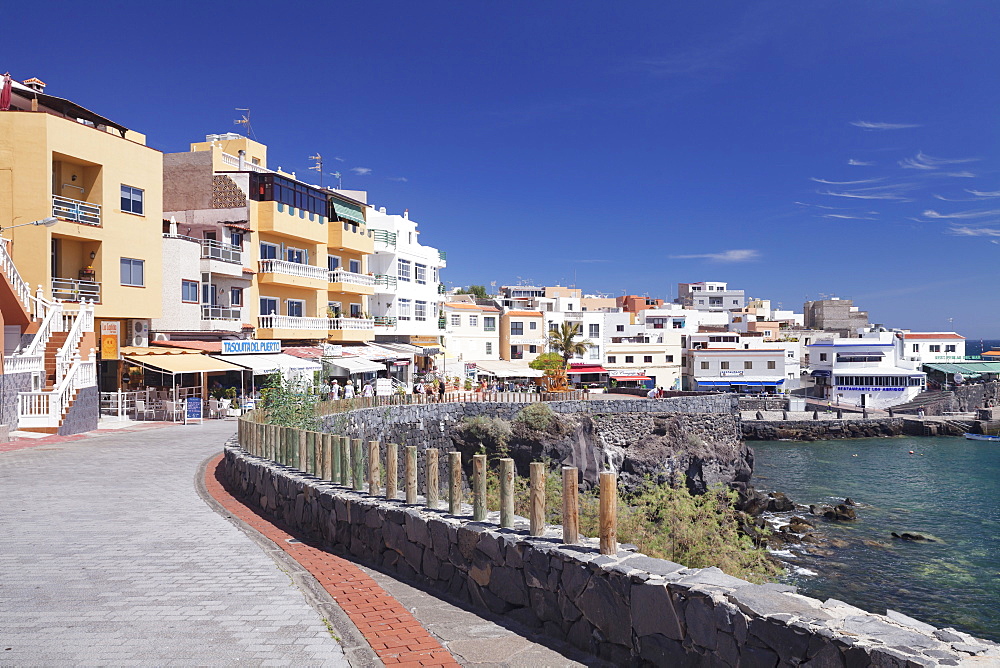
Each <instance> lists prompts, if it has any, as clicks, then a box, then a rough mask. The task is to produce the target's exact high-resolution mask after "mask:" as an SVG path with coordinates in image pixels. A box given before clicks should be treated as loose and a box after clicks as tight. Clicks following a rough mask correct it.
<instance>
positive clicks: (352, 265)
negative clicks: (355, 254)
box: [347, 260, 361, 274]
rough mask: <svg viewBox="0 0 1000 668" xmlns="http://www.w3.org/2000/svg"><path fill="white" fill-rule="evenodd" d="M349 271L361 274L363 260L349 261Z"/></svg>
mask: <svg viewBox="0 0 1000 668" xmlns="http://www.w3.org/2000/svg"><path fill="white" fill-rule="evenodd" d="M347 270H348V271H350V272H351V273H352V274H360V273H361V260H348V261H347Z"/></svg>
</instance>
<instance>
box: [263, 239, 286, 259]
mask: <svg viewBox="0 0 1000 668" xmlns="http://www.w3.org/2000/svg"><path fill="white" fill-rule="evenodd" d="M265 248H266V249H268V250H271V251H273V252H274V254H273V255H268V254H267V253H265V252H264V249H265ZM260 259H261V260H278V259H281V247H280V246H279V245H278V244H272V243H269V242H267V241H261V242H260Z"/></svg>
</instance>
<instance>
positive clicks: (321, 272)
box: [260, 260, 328, 281]
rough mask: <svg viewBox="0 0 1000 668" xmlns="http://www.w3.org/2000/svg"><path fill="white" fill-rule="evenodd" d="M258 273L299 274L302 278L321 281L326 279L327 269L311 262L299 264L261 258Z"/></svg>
mask: <svg viewBox="0 0 1000 668" xmlns="http://www.w3.org/2000/svg"><path fill="white" fill-rule="evenodd" d="M260 273H262V274H285V275H287V276H301V277H302V278H317V279H319V280H321V281H325V280H326V279H327V273H328V272H327V270H326V269H324V268H323V267H317V266H314V265H311V264H300V263H298V262H288V261H287V260H261V261H260Z"/></svg>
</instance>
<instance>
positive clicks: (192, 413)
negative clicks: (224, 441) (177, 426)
mask: <svg viewBox="0 0 1000 668" xmlns="http://www.w3.org/2000/svg"><path fill="white" fill-rule="evenodd" d="M186 416H187V419H188V420H200V419H201V397H188V398H187V413H186Z"/></svg>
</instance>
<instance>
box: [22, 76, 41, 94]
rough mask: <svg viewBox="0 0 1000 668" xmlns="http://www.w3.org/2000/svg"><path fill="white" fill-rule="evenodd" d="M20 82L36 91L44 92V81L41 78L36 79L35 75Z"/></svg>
mask: <svg viewBox="0 0 1000 668" xmlns="http://www.w3.org/2000/svg"><path fill="white" fill-rule="evenodd" d="M21 83H23V84H24V85H25V86H27V87H28V88H30V89H31V90H33V91H35V92H36V93H44V92H45V82H44V81H42V80H41V79H36V78H35V77H31V78H30V79H25V80H24V81H22V82H21Z"/></svg>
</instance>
